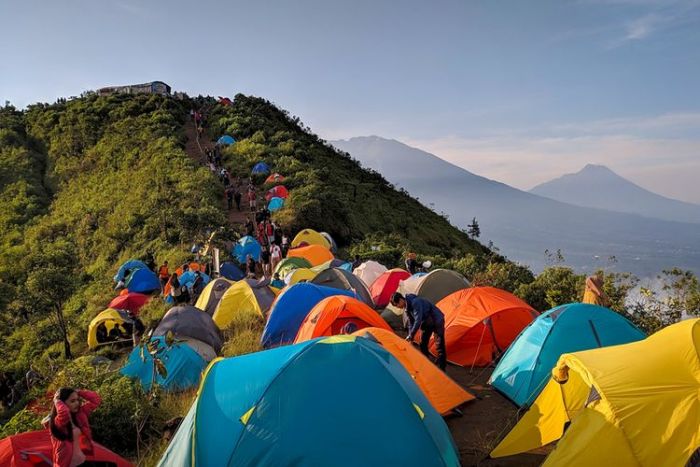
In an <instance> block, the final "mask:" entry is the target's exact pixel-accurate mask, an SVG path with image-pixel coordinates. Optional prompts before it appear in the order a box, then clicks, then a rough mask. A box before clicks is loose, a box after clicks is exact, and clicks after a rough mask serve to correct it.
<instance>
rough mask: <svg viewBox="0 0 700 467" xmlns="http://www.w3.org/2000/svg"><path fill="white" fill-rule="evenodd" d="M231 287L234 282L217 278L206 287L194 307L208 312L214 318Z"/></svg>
mask: <svg viewBox="0 0 700 467" xmlns="http://www.w3.org/2000/svg"><path fill="white" fill-rule="evenodd" d="M231 285H233V281H230V280H228V279H226V278H224V277H217V278H216V279H214V280H213V281H211V282H209V283H208V284H207V285H206V286H205V287H204V290H202V293H201V294H200V295H199V298H197V303H196V304H195V305H194V306H196V307H197V308H199V309H200V310H202V311H204V312H206V313H207V314H208V315H209V316H212V315H213V314H214V311H216V307H217V306H218V305H219V302H220V301H221V299H222V298H223V296H224V294H225V293H226V291H227V290H228V289H229V287H231Z"/></svg>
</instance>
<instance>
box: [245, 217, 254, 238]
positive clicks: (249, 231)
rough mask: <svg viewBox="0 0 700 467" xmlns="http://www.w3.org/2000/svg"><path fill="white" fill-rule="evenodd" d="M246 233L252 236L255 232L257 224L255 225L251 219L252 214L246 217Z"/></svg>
mask: <svg viewBox="0 0 700 467" xmlns="http://www.w3.org/2000/svg"><path fill="white" fill-rule="evenodd" d="M245 234H246V235H249V236H251V237H252V236H253V234H255V225H253V221H251V220H250V216H246V217H245Z"/></svg>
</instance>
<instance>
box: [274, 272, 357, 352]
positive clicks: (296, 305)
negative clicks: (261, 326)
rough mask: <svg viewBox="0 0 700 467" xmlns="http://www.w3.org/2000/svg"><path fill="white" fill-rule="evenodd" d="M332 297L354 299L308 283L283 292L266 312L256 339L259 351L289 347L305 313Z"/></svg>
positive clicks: (328, 288)
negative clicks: (260, 347)
mask: <svg viewBox="0 0 700 467" xmlns="http://www.w3.org/2000/svg"><path fill="white" fill-rule="evenodd" d="M333 295H345V296H348V297H354V296H355V294H353V293H352V292H349V291H346V290H340V289H333V288H331V287H323V286H320V285H316V284H311V283H308V282H300V283H298V284H295V285H292V286H289V287H287V288H285V289H284V291H283V292H282V293H281V294H280V295H279V297H277V300H275V303H274V304H273V305H272V308H270V314H269V317H268V319H267V324H265V330H264V331H263V334H262V337H261V338H260V342H261V344H262V346H263V348H266V349H267V348H270V347H275V346H278V345H286V344H291V343H292V342H293V341H294V338H295V337H296V335H297V332H298V331H299V326H301V323H302V322H303V321H304V318H306V315H307V314H309V311H311V309H312V308H313V307H314V306H316V304H317V303H318V302H320V301H321V300H323V299H324V298H326V297H330V296H333Z"/></svg>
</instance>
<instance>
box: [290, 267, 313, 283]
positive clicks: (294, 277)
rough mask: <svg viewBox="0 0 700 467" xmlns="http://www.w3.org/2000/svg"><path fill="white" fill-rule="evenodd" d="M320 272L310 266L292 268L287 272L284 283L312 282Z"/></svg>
mask: <svg viewBox="0 0 700 467" xmlns="http://www.w3.org/2000/svg"><path fill="white" fill-rule="evenodd" d="M316 274H318V273H317V272H316V271H314V270H313V269H309V268H297V269H292V271H291V272H290V273H289V274H287V275H286V276H285V278H284V283H285V284H287V285H294V284H297V283H299V282H311V281H312V280H313V278H314V277H316Z"/></svg>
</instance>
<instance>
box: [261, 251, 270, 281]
mask: <svg viewBox="0 0 700 467" xmlns="http://www.w3.org/2000/svg"><path fill="white" fill-rule="evenodd" d="M260 263H261V264H262V273H263V276H264V277H271V276H272V274H271V272H272V271H270V250H268V248H267V246H264V247H262V250H261V251H260Z"/></svg>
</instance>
